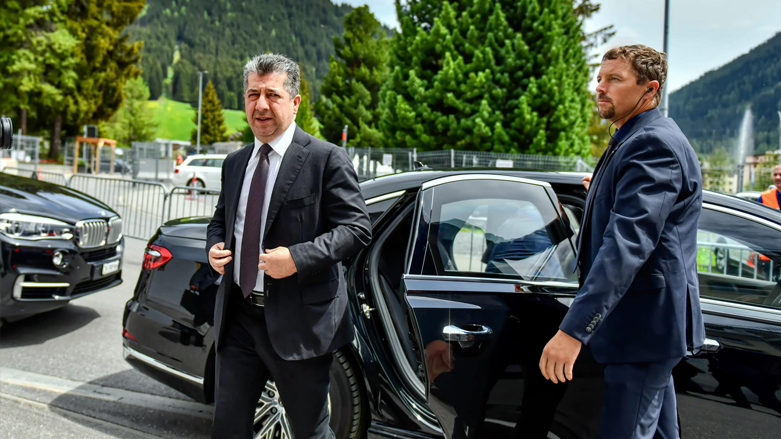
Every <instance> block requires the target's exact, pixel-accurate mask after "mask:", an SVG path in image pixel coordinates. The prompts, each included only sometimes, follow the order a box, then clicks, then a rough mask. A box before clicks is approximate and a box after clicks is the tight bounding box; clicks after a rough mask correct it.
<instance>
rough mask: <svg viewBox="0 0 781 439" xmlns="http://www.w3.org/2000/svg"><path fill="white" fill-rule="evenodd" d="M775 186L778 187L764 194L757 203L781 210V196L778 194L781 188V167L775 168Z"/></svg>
mask: <svg viewBox="0 0 781 439" xmlns="http://www.w3.org/2000/svg"><path fill="white" fill-rule="evenodd" d="M773 184H774V185H775V186H776V187H774V188H772V189H768V190H766V191H765V192H762V195H760V196H759V198H758V199H757V202H758V203H762V204H764V205H765V206H769V207H772V208H773V209H781V194H779V192H778V188H779V187H781V165H776V167H775V168H773Z"/></svg>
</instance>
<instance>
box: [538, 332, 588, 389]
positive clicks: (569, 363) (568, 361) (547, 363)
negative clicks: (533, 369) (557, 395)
mask: <svg viewBox="0 0 781 439" xmlns="http://www.w3.org/2000/svg"><path fill="white" fill-rule="evenodd" d="M581 345H582V344H581V343H580V341H579V340H578V339H576V338H573V337H571V336H570V335H569V334H567V333H566V332H564V331H562V330H559V332H557V333H556V335H554V336H553V338H552V339H550V341H549V342H548V344H547V345H545V349H543V350H542V357H541V358H540V372H542V376H543V377H545V379H546V380H551V381H553V382H554V383H559V382H562V383H563V382H565V381H567V380H569V381H572V367H573V366H574V365H575V360H577V359H578V354H580V348H581Z"/></svg>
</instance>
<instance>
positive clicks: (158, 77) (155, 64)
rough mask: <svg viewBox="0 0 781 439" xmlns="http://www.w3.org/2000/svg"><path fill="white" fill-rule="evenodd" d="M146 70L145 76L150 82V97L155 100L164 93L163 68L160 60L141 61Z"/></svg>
mask: <svg viewBox="0 0 781 439" xmlns="http://www.w3.org/2000/svg"><path fill="white" fill-rule="evenodd" d="M141 65H142V67H143V69H144V71H143V73H144V78H146V82H147V83H148V84H149V99H151V100H155V99H157V98H159V97H160V96H162V94H163V81H164V80H165V78H164V77H163V70H162V67H160V62H159V61H157V60H151V61H146V60H143V61H142V63H141Z"/></svg>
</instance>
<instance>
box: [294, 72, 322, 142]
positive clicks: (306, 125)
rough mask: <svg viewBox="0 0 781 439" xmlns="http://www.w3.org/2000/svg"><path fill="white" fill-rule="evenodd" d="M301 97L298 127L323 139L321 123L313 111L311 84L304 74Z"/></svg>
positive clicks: (297, 118) (302, 76)
mask: <svg viewBox="0 0 781 439" xmlns="http://www.w3.org/2000/svg"><path fill="white" fill-rule="evenodd" d="M298 94H300V95H301V104H300V105H299V106H298V113H297V114H296V125H298V126H300V127H301V129H302V130H304V131H306V132H307V133H309V134H311V135H313V136H315V137H317V138H319V139H322V138H323V136H322V134H320V121H319V120H317V119H316V118H315V113H314V112H313V111H312V102H311V100H310V99H311V92H310V90H309V82H307V80H306V79H304V72H303V70H302V72H301V86H300V87H299V93H298Z"/></svg>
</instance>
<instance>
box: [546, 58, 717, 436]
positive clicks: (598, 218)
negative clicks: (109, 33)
mask: <svg viewBox="0 0 781 439" xmlns="http://www.w3.org/2000/svg"><path fill="white" fill-rule="evenodd" d="M666 77H667V62H666V60H665V55H664V54H663V53H659V52H657V51H656V50H654V49H651V48H650V47H647V46H642V45H635V46H624V47H618V48H615V49H612V50H610V51H608V52H607V53H606V54H605V56H604V57H603V58H602V66H601V68H600V70H599V75H598V77H597V82H598V86H597V89H596V90H597V99H598V106H599V115H600V116H601V117H602V118H603V119H606V120H609V121H611V122H613V124H615V126H616V128H617V131H616V132H615V134H613V135H612V136H611V141H610V143H609V146H608V149H607V151H605V153H604V155H603V156H602V158H601V159H600V160H599V163H598V164H597V167H596V169H595V170H594V174H593V179H592V181H591V182H590V188H589V192H588V197H587V198H586V207H585V211H584V213H583V222H582V224H581V229H580V235H579V237H578V262H579V266H580V283H581V288H580V291H579V292H578V295H577V297H576V298H575V300H574V301H573V303H572V305H571V306H570V309H569V312H568V313H567V315H566V317H565V318H564V320H563V321H562V322H561V325H560V326H559V331H558V332H557V333H556V335H555V336H554V337H553V338H552V339H551V340H550V341H549V342H548V344H547V345H546V347H545V349H544V350H543V353H542V356H541V358H540V371H541V372H542V374H543V376H544V377H545V378H546V379H549V380H551V381H553V382H554V383H558V382H564V381H567V380H572V379H573V365H574V364H575V360H576V359H577V357H578V354H579V353H580V349H581V346H582V345H583V344H586V345H589V346H590V347H591V351H592V353H593V355H594V358H595V359H596V360H597V361H598V362H599V363H602V364H604V365H605V402H604V406H603V411H602V426H601V429H600V436H601V437H602V438H610V439H628V438H652V437H654V438H659V437H661V438H664V439H668V438H678V437H679V434H680V433H679V432H680V429H679V426H678V421H677V407H676V400H675V389H674V388H673V380H672V376H671V374H672V369H673V367H674V366H675V365H676V364H677V363H678V362H679V361H680V360H681V358H682V357H684V356H685V355H686V352H687V350H691V349H694V348H696V347H699V346H701V345H702V342H703V339H704V334H705V328H704V326H703V323H702V313H701V311H700V301H699V287H698V281H697V226H698V222H699V218H700V210H701V208H702V176H701V174H700V166H699V162H698V160H697V156H696V155H695V153H694V150H693V149H692V147H691V145H690V144H689V142H688V141H687V140H686V137H685V136H684V135H683V133H682V132H681V130H680V129H679V128H678V126H677V125H676V124H675V122H673V121H672V120H671V119H668V118H666V117H664V116H663V115H662V113H661V112H660V111H659V110H658V109H657V108H656V107H657V105H658V104H659V100H660V97H661V91H662V87H664V83H665V79H666Z"/></svg>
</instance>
